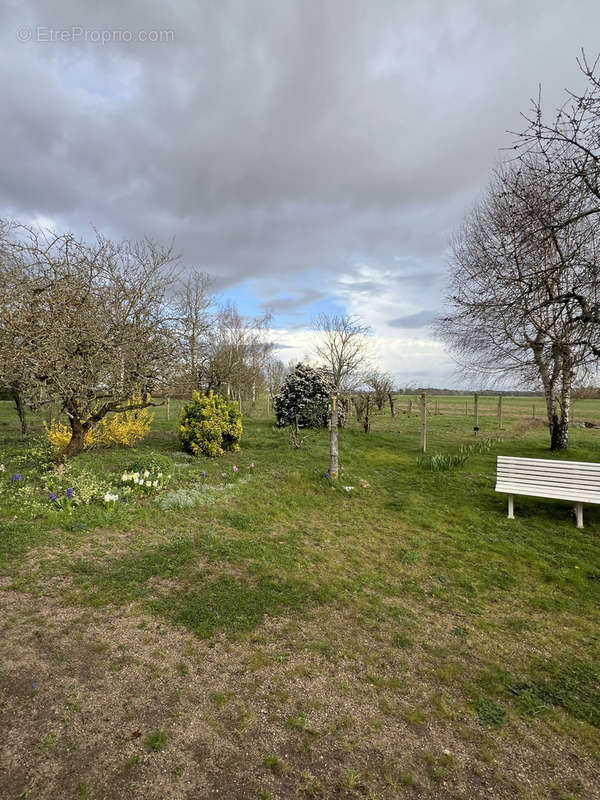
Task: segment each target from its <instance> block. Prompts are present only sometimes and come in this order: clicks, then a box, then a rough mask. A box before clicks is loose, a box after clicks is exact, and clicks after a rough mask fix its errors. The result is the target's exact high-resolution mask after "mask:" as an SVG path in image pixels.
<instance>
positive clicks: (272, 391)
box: [264, 355, 289, 402]
mask: <svg viewBox="0 0 600 800" xmlns="http://www.w3.org/2000/svg"><path fill="white" fill-rule="evenodd" d="M288 371H289V370H288V368H287V367H286V365H285V364H284V363H283V361H282V360H281V359H280V358H275V356H273V355H268V356H267V358H266V359H265V365H264V374H265V383H266V387H267V391H268V392H269V398H270V400H271V402H272V401H273V398H274V397H275V395H277V394H279V391H280V389H281V387H282V386H283V382H284V380H285V378H286V375H287V374H288Z"/></svg>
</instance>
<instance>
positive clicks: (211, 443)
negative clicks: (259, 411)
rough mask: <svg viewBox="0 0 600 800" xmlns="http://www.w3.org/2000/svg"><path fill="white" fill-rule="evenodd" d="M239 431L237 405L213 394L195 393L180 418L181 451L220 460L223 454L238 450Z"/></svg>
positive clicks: (240, 435)
mask: <svg viewBox="0 0 600 800" xmlns="http://www.w3.org/2000/svg"><path fill="white" fill-rule="evenodd" d="M242 431H243V429H242V415H241V414H240V411H239V408H238V404H237V403H235V402H232V401H230V400H227V399H226V398H225V397H221V396H220V395H218V394H214V393H213V392H209V393H208V394H207V395H200V394H199V393H198V392H194V396H193V398H192V401H191V402H190V403H186V404H185V405H184V407H183V409H182V411H181V416H180V418H179V441H180V442H181V444H182V446H183V448H184V450H187V451H188V452H190V453H193V454H194V455H196V456H199V455H204V456H211V457H213V456H221V455H223V453H224V452H225V451H226V450H232V451H236V450H239V449H240V446H239V441H240V439H241V438H242Z"/></svg>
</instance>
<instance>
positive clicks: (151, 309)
mask: <svg viewBox="0 0 600 800" xmlns="http://www.w3.org/2000/svg"><path fill="white" fill-rule="evenodd" d="M3 249H4V251H5V252H7V253H8V254H9V259H8V261H9V263H10V264H11V265H12V268H13V269H14V271H15V275H17V276H18V278H19V280H20V283H21V286H22V294H21V295H20V297H19V300H18V302H17V303H16V304H15V305H13V306H12V307H11V308H9V309H8V312H9V313H8V318H9V319H10V325H11V336H12V342H13V347H14V354H13V360H17V359H18V360H19V361H20V362H21V365H22V372H21V376H22V378H23V381H22V383H21V384H20V390H21V391H22V400H23V401H24V402H26V403H28V404H31V405H39V404H40V403H43V402H57V403H58V404H59V406H60V409H61V411H63V412H64V413H65V414H66V415H67V417H68V420H69V423H70V426H71V440H70V442H69V445H68V446H67V450H66V455H67V457H70V456H73V455H75V454H77V453H78V452H80V450H81V449H82V448H83V443H84V440H85V436H86V433H87V432H88V431H89V430H90V428H92V427H93V426H94V425H95V424H97V423H98V422H99V421H100V420H101V419H102V418H103V417H104V416H105V415H106V414H108V413H110V412H116V413H119V412H122V411H125V410H127V409H128V408H134V407H138V408H142V407H145V406H147V405H150V404H151V400H150V398H149V394H148V393H149V392H151V391H154V390H156V389H157V388H159V387H160V385H161V384H162V383H163V382H164V381H165V380H166V379H167V377H168V375H169V373H170V369H171V367H172V364H173V361H174V354H175V343H174V340H173V336H172V326H171V324H170V323H171V320H170V315H169V309H168V306H167V303H166V292H167V289H168V287H169V285H170V284H171V283H172V281H173V279H174V267H175V264H176V262H177V259H176V257H175V256H174V255H173V253H172V250H171V249H170V248H162V247H160V246H158V245H157V244H155V243H154V242H153V241H151V240H145V241H142V242H130V241H125V242H121V243H115V242H112V241H110V240H108V239H106V238H104V237H102V236H101V235H99V234H97V235H96V238H95V240H93V241H92V242H85V241H84V240H81V239H77V238H76V237H75V236H73V235H72V234H58V233H55V232H53V231H48V230H39V229H34V228H27V227H24V226H19V225H17V226H13V227H12V228H11V230H10V233H9V236H7V237H5V239H4V241H3ZM25 298H26V299H27V302H25V301H24V299H25ZM2 302H3V307H2V313H1V315H0V316H2V318H3V319H6V318H7V317H6V316H5V315H6V313H7V309H6V307H5V305H4V303H5V298H4V297H3V298H2ZM134 396H138V397H139V403H137V404H136V405H135V406H131V405H128V403H129V401H130V400H131V398H132V397H134Z"/></svg>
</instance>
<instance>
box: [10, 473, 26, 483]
mask: <svg viewBox="0 0 600 800" xmlns="http://www.w3.org/2000/svg"><path fill="white" fill-rule="evenodd" d="M22 480H23V476H22V475H21V473H20V472H16V473H15V474H14V475H11V476H10V482H11V483H16V482H17V481H22Z"/></svg>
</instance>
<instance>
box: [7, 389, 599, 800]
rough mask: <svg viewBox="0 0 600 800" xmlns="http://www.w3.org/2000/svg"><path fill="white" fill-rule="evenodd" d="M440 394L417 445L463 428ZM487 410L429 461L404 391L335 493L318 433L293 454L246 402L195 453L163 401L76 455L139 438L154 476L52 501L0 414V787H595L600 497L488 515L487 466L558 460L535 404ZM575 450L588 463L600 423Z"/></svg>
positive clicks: (125, 459) (99, 460)
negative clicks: (500, 418) (170, 466)
mask: <svg viewBox="0 0 600 800" xmlns="http://www.w3.org/2000/svg"><path fill="white" fill-rule="evenodd" d="M434 400H435V399H434V398H430V399H429V404H430V405H429V408H430V411H431V412H432V413H430V415H429V417H428V452H429V453H437V452H439V453H451V452H455V451H456V450H457V449H458V447H459V446H460V445H461V444H464V443H468V444H470V443H473V442H474V441H475V439H474V434H473V418H472V416H471V414H472V397H471V398H456V397H440V398H439V400H438V411H439V412H440V413H439V414H437V415H436V414H434V413H433V411H434V405H433V404H434ZM465 402H467V403H469V404H470V408H469V406H467V409H466V411H467V413H466V414H465ZM496 404H497V401H496V399H495V398H487V397H485V398H480V406H479V412H480V416H479V426H480V429H481V430H480V433H479V437H478V440H477V441H482V440H484V439H486V438H487V437H493V438H494V439H496V437H500V438H499V440H498V441H494V443H493V445H492V447H491V449H490V450H489V452H482V453H479V454H477V453H475V454H474V455H472V456H471V457H470V458H469V460H468V461H467V462H466V464H464V465H463V466H460V467H458V468H455V469H453V470H450V471H442V472H433V471H431V470H428V469H427V468H426V467H425V465H423V464H420V463H419V415H418V413H417V408H416V404H415V403H414V402H413V413H412V414H411V416H410V417H409V416H408V414H407V413H406V410H407V398H406V397H399V398H397V411H398V413H397V416H396V418H395V419H392V418H391V417H390V416H389V413H388V412H387V410H386V412H385V413H383V414H379V415H375V416H374V417H373V424H372V431H371V433H370V434H369V435H365V434H364V433H362V432H361V431H360V430H359V428H358V426H357V424H356V422H355V421H354V420H352V419H351V420H350V422H349V426H348V427H347V429H345V430H344V431H343V432H342V433H341V441H340V462H341V464H342V468H343V473H342V476H341V478H340V480H339V481H338V482H337V483H335V484H332V483H331V482H329V481H328V480H327V479H326V478H325V476H324V473H325V471H326V469H327V465H328V458H327V448H328V440H327V432H326V431H321V432H319V433H315V434H314V435H313V436H311V437H310V438H309V439H308V441H307V442H306V443H305V445H304V447H303V448H302V449H301V450H296V449H293V448H292V447H291V446H290V443H289V439H288V435H287V433H286V432H285V431H280V430H278V429H277V428H276V427H275V426H274V420H273V419H272V418H269V417H268V415H267V413H266V411H265V409H264V407H263V405H261V408H260V409H256V410H255V411H254V413H253V414H251V415H249V416H245V417H244V437H243V440H242V445H243V446H242V451H241V452H240V453H236V454H232V455H227V456H225V457H223V458H220V459H217V460H209V459H199V460H196V459H188V458H185V457H184V456H183V455H182V454H181V453H179V454H178V453H177V450H178V445H177V440H176V436H175V433H174V430H175V426H176V416H177V408H178V404H177V403H175V402H173V403H172V404H171V419H170V421H167V419H166V412H165V409H164V407H163V408H160V409H158V411H157V418H156V420H155V422H154V425H153V428H152V432H151V434H150V436H149V437H148V439H147V440H146V441H145V442H144V444H143V446H140V447H139V448H137V450H136V451H135V452H133V453H132V452H131V451H127V450H119V449H114V450H104V451H102V450H99V451H95V452H94V451H92V452H89V453H85V454H83V455H81V456H79V457H78V458H77V459H76V460H75V464H74V467H73V469H74V470H75V471H76V472H77V471H82V470H87V471H89V472H90V474H93V475H94V476H96V479H97V480H98V481H100V482H105V483H106V486H107V488H108V486H109V485H111V482H114V480H115V477H114V476H116V475H118V474H120V472H122V470H123V469H125V468H126V467H127V466H128V464H129V463H131V462H132V461H135V460H136V459H137V458H138V457H139V456H140V454H144V453H148V452H152V451H154V452H159V453H162V454H166V455H170V456H171V457H172V458H173V460H174V462H175V464H176V466H175V468H174V473H173V479H172V483H171V485H170V486H169V488H168V489H167V490H166V491H165V492H163V493H162V494H160V495H159V496H158V497H156V498H154V497H147V498H143V499H137V500H134V499H128V500H127V501H125V502H123V501H122V500H119V502H117V503H111V504H102V503H96V504H90V505H87V506H78V507H75V508H73V509H72V510H69V509H65V510H57V509H56V508H55V507H54V505H53V504H52V503H50V502H49V501H48V500H47V492H46V491H45V489H43V490H42V488H40V463H39V459H40V452H41V451H40V448H39V447H37V446H36V445H35V442H34V441H28V442H25V443H23V442H21V441H20V439H19V436H18V429H17V425H16V416H15V415H14V412H13V411H12V409H11V406H10V404H9V403H0V464H2V463H3V464H4V465H5V467H6V471H5V472H3V473H0V485H1V486H2V491H1V493H0V628H1V636H0V647H1V651H2V654H1V659H0V698H1V706H0V711H1V713H2V723H3V727H2V730H3V737H2V747H0V798H2V800H4V798H6V800H8V799H9V798H11V799H12V798H19V797H31V798H38V797H39V798H63V797H64V798H70V797H73V798H113V797H114V798H122V797H133V798H144V799H145V798H151V799H154V798H165V799H168V800H171V798H189V800H191V799H192V798H204V797H213V796H215V797H224V798H232V799H234V800H236V799H237V798H240V799H241V798H273V800H275V798H296V797H299V798H346V797H347V798H354V797H364V798H372V800H375V798H381V799H382V800H383V798H390V799H391V798H398V797H415V798H417V797H438V798H465V800H467V798H479V797H486V798H489V797H493V798H509V797H516V798H532V799H533V798H556V799H557V800H558V799H560V798H565V799H566V798H584V797H585V798H590V797H600V790H599V788H598V787H599V786H600V744H599V731H598V728H599V727H600V658H599V650H600V613H599V607H600V605H599V604H600V507H599V508H595V507H591V508H587V507H586V508H585V524H586V527H585V528H584V530H583V531H578V530H577V529H576V528H575V525H574V521H573V517H572V514H571V510H570V508H569V505H568V504H567V503H561V502H551V501H547V500H539V499H538V500H536V499H533V498H531V499H526V498H517V499H516V503H515V513H516V517H517V518H516V519H515V520H512V521H509V520H507V519H506V498H505V497H503V496H499V495H496V494H495V492H494V478H495V458H496V454H508V455H523V456H532V457H550V453H549V451H548V449H547V446H548V445H547V441H548V435H547V431H546V429H545V427H544V425H543V421H542V419H541V417H542V411H543V407H542V400H541V398H537V399H535V400H532V399H531V398H505V399H504V403H503V405H504V409H503V410H504V427H503V429H502V430H499V429H498V426H497V421H496ZM534 404H535V406H536V416H535V418H534V416H533V405H534ZM574 417H575V419H576V421H580V422H581V421H584V420H590V421H596V420H598V419H600V402H598V401H587V400H586V401H583V400H581V401H575V403H574ZM33 427H34V434H35V433H36V431H37V432H38V433H39V431H40V429H41V423H40V420H36V421H35V423H34V426H33ZM571 442H572V446H571V448H570V450H569V451H568V453H563V454H561V455H560V456H559V457H561V458H569V459H575V460H591V461H600V430H595V429H586V428H582V427H578V426H577V425H574V426H573V428H572V432H571ZM234 464H235V465H236V466H237V467H238V472H237V473H234V472H233V471H232V466H233V465H234ZM251 464H254V467H253V468H251V469H248V467H249V466H250V465H251ZM202 471H206V472H207V477H206V479H202V478H201V475H200V473H201V472H202ZM15 473H19V474H21V476H22V480H21V481H17V482H13V483H12V484H11V483H10V476H11V475H12V474H15ZM222 473H225V477H223V476H222ZM344 487H353V488H352V489H350V490H346V489H345V488H344ZM177 503H179V507H177V506H176V504H177ZM186 503H187V505H186V507H181V506H182V505H185V504H186Z"/></svg>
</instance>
